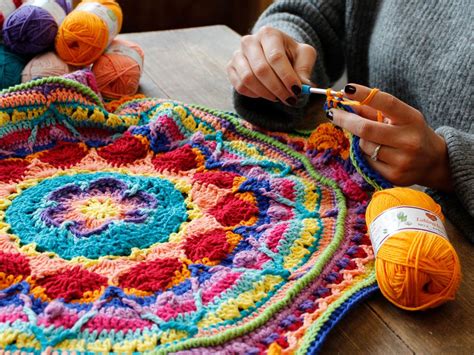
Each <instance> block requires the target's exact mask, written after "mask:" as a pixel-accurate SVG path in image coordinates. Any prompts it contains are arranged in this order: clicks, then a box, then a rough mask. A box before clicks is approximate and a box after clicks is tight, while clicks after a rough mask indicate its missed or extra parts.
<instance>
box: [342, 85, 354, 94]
mask: <svg viewBox="0 0 474 355" xmlns="http://www.w3.org/2000/svg"><path fill="white" fill-rule="evenodd" d="M344 92H345V93H346V94H351V95H352V94H355V92H356V88H355V86H352V85H346V87H345V88H344Z"/></svg>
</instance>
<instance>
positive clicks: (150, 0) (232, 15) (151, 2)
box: [74, 0, 273, 35]
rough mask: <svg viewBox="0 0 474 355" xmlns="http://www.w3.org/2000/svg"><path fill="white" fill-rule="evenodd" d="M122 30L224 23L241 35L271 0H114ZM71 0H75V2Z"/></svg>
mask: <svg viewBox="0 0 474 355" xmlns="http://www.w3.org/2000/svg"><path fill="white" fill-rule="evenodd" d="M117 1H118V3H119V4H120V6H121V7H122V10H123V13H124V14H128V16H124V22H123V27H122V33H126V32H143V31H158V30H169V29H176V28H186V27H198V26H207V25H216V24H222V25H227V26H229V27H230V28H232V29H233V30H234V31H236V32H238V33H239V34H241V35H243V34H246V33H248V32H249V31H250V29H251V28H252V25H253V24H254V23H255V21H256V20H257V18H258V16H259V15H260V14H261V13H262V12H263V10H265V9H266V8H267V7H268V6H269V5H270V4H271V3H272V2H273V0H174V1H172V0H117ZM78 2H79V1H78V0H74V3H75V4H76V3H78Z"/></svg>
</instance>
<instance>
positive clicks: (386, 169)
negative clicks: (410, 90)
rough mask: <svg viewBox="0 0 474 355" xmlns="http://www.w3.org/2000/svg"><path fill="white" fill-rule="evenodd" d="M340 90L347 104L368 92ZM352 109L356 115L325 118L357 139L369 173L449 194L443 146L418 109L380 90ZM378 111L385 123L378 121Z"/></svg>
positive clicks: (335, 112)
mask: <svg viewBox="0 0 474 355" xmlns="http://www.w3.org/2000/svg"><path fill="white" fill-rule="evenodd" d="M344 92H345V96H346V97H347V98H349V99H351V100H356V101H363V100H364V99H365V98H366V97H367V96H368V95H369V93H370V89H369V88H367V87H365V86H362V85H356V84H349V85H346V87H345V89H344ZM353 108H354V111H356V114H354V113H349V112H346V111H343V110H337V109H332V110H331V111H330V113H329V117H330V116H331V115H332V120H333V123H334V124H335V125H337V126H339V127H342V128H344V129H346V130H348V131H349V132H351V133H353V134H354V135H356V136H358V137H360V148H361V150H362V152H364V154H366V156H367V162H368V163H369V165H370V166H371V167H372V168H373V169H375V170H376V171H378V172H379V173H380V174H381V175H382V176H383V177H385V178H386V179H387V180H389V181H390V182H392V183H393V184H394V185H399V186H408V185H413V184H418V185H423V186H427V187H431V188H434V189H438V190H444V191H450V190H452V188H453V187H452V181H451V172H450V168H449V159H448V151H447V147H446V142H445V141H444V139H443V138H442V137H441V136H439V135H437V134H436V133H435V132H434V131H433V129H432V128H431V127H430V126H428V124H427V123H426V121H425V119H424V117H423V115H422V114H421V112H420V111H418V110H416V109H415V108H413V107H411V106H409V105H407V104H405V103H404V102H402V101H400V100H399V99H397V98H396V97H394V96H392V95H390V94H387V93H385V92H381V91H380V92H378V93H377V94H376V95H375V96H374V97H373V99H372V100H371V102H369V103H368V104H367V105H364V106H353ZM377 110H378V111H381V112H382V114H383V117H384V122H377ZM379 145H380V147H379ZM378 147H379V148H378Z"/></svg>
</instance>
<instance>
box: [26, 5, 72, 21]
mask: <svg viewBox="0 0 474 355" xmlns="http://www.w3.org/2000/svg"><path fill="white" fill-rule="evenodd" d="M25 5H30V6H37V7H41V8H42V9H45V10H46V11H48V12H49V13H50V14H51V16H53V18H54V21H56V23H57V24H58V26H59V25H60V24H61V23H62V22H63V21H64V19H65V18H66V15H67V14H66V11H64V9H63V8H62V7H61V6H60V5H59V4H58V3H57V2H56V1H55V0H28V1H27V2H26V3H25Z"/></svg>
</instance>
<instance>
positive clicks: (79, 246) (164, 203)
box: [6, 173, 187, 259]
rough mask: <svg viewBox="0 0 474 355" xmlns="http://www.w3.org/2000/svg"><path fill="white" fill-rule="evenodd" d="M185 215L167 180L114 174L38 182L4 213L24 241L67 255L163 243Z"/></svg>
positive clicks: (125, 252) (127, 251)
mask: <svg viewBox="0 0 474 355" xmlns="http://www.w3.org/2000/svg"><path fill="white" fill-rule="evenodd" d="M186 219H187V212H186V206H185V204H184V198H183V195H182V194H181V192H180V191H178V190H176V189H175V188H174V186H173V184H172V183H170V182H169V181H167V180H165V179H160V178H149V177H142V176H127V175H125V174H116V173H95V174H77V175H74V176H67V175H65V176H57V177H52V178H48V179H45V180H42V181H40V182H39V183H38V184H37V185H35V186H32V187H30V188H28V189H26V190H25V191H22V193H21V194H20V195H19V196H18V197H16V198H15V199H14V200H13V201H12V204H11V206H10V207H9V208H8V209H7V211H6V222H7V223H9V224H10V225H12V232H13V233H15V234H16V235H18V237H19V239H20V241H21V243H22V244H29V243H36V245H37V247H36V249H37V250H38V251H51V252H54V253H56V254H58V255H59V256H60V257H62V258H65V259H72V258H74V257H78V256H85V257H87V258H90V259H97V258H98V257H100V256H104V255H128V254H130V251H131V249H132V248H148V247H149V246H150V245H152V244H154V243H157V242H165V241H167V240H168V237H169V235H170V234H171V233H173V232H176V231H177V230H178V228H179V227H180V225H181V223H182V222H183V221H185V220H186Z"/></svg>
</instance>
